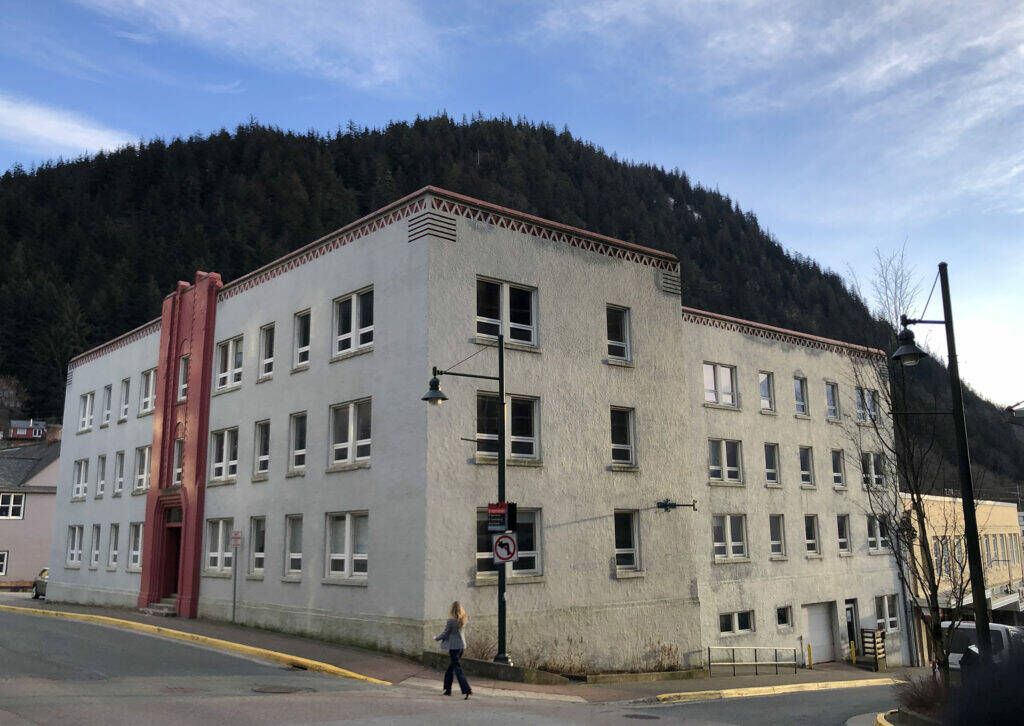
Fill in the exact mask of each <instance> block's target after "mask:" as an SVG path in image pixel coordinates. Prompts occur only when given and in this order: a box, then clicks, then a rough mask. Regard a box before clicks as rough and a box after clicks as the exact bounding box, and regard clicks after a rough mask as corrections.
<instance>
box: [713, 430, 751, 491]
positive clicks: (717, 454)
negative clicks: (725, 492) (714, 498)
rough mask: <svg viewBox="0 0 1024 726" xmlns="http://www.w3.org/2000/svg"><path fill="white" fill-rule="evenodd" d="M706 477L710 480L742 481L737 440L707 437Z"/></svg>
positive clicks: (741, 467)
mask: <svg viewBox="0 0 1024 726" xmlns="http://www.w3.org/2000/svg"><path fill="white" fill-rule="evenodd" d="M723 458H724V462H725V465H724V466H723ZM708 478H709V479H711V481H730V482H738V481H743V466H742V462H741V456H740V442H739V441H723V440H722V439H708Z"/></svg>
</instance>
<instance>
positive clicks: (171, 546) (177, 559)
mask: <svg viewBox="0 0 1024 726" xmlns="http://www.w3.org/2000/svg"><path fill="white" fill-rule="evenodd" d="M180 511H181V510H180V509H179V510H178V512H180ZM170 519H172V517H168V520H170ZM180 563H181V517H180V515H179V517H178V521H177V522H171V521H168V523H167V528H166V535H165V538H164V577H163V582H162V583H161V584H160V597H161V598H164V597H177V595H178V574H179V569H180Z"/></svg>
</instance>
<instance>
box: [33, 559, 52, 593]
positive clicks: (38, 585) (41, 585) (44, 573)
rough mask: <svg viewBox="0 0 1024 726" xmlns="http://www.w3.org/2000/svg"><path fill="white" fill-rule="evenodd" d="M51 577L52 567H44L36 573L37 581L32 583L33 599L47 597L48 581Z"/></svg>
mask: <svg viewBox="0 0 1024 726" xmlns="http://www.w3.org/2000/svg"><path fill="white" fill-rule="evenodd" d="M49 579H50V568H49V567H44V568H43V569H41V570H40V571H39V574H38V575H36V579H35V581H34V582H33V583H32V599H33V600H37V599H39V598H40V597H46V583H47V581H49Z"/></svg>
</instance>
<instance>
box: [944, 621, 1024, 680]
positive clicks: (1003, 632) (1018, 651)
mask: <svg viewBox="0 0 1024 726" xmlns="http://www.w3.org/2000/svg"><path fill="white" fill-rule="evenodd" d="M951 626H952V623H950V622H948V621H947V622H945V623H943V624H942V629H943V630H949V628H950V627H951ZM988 631H989V632H988V634H989V638H990V639H991V641H992V660H993V661H994V662H996V663H1005V662H1006V661H1008V660H1010V658H1012V657H1014V655H1022V654H1024V628H1021V627H1018V626H1016V625H1003V624H1002V623H989V626H988ZM977 645H978V636H977V635H976V633H975V631H974V623H973V622H969V621H965V622H961V623H957V626H956V630H954V631H953V635H952V636H951V638H950V644H949V668H950V670H954V671H958V670H960V658H961V657H962V656H963V654H964V652H966V650H967V649H968V648H969V647H970V646H975V647H976V646H977Z"/></svg>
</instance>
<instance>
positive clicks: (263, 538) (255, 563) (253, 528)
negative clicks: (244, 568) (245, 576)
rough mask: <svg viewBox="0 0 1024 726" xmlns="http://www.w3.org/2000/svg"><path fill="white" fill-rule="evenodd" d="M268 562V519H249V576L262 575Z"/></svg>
mask: <svg viewBox="0 0 1024 726" xmlns="http://www.w3.org/2000/svg"><path fill="white" fill-rule="evenodd" d="M266 562H267V518H266V517H250V518H249V574H250V575H262V574H263V568H264V566H265V565H266Z"/></svg>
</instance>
